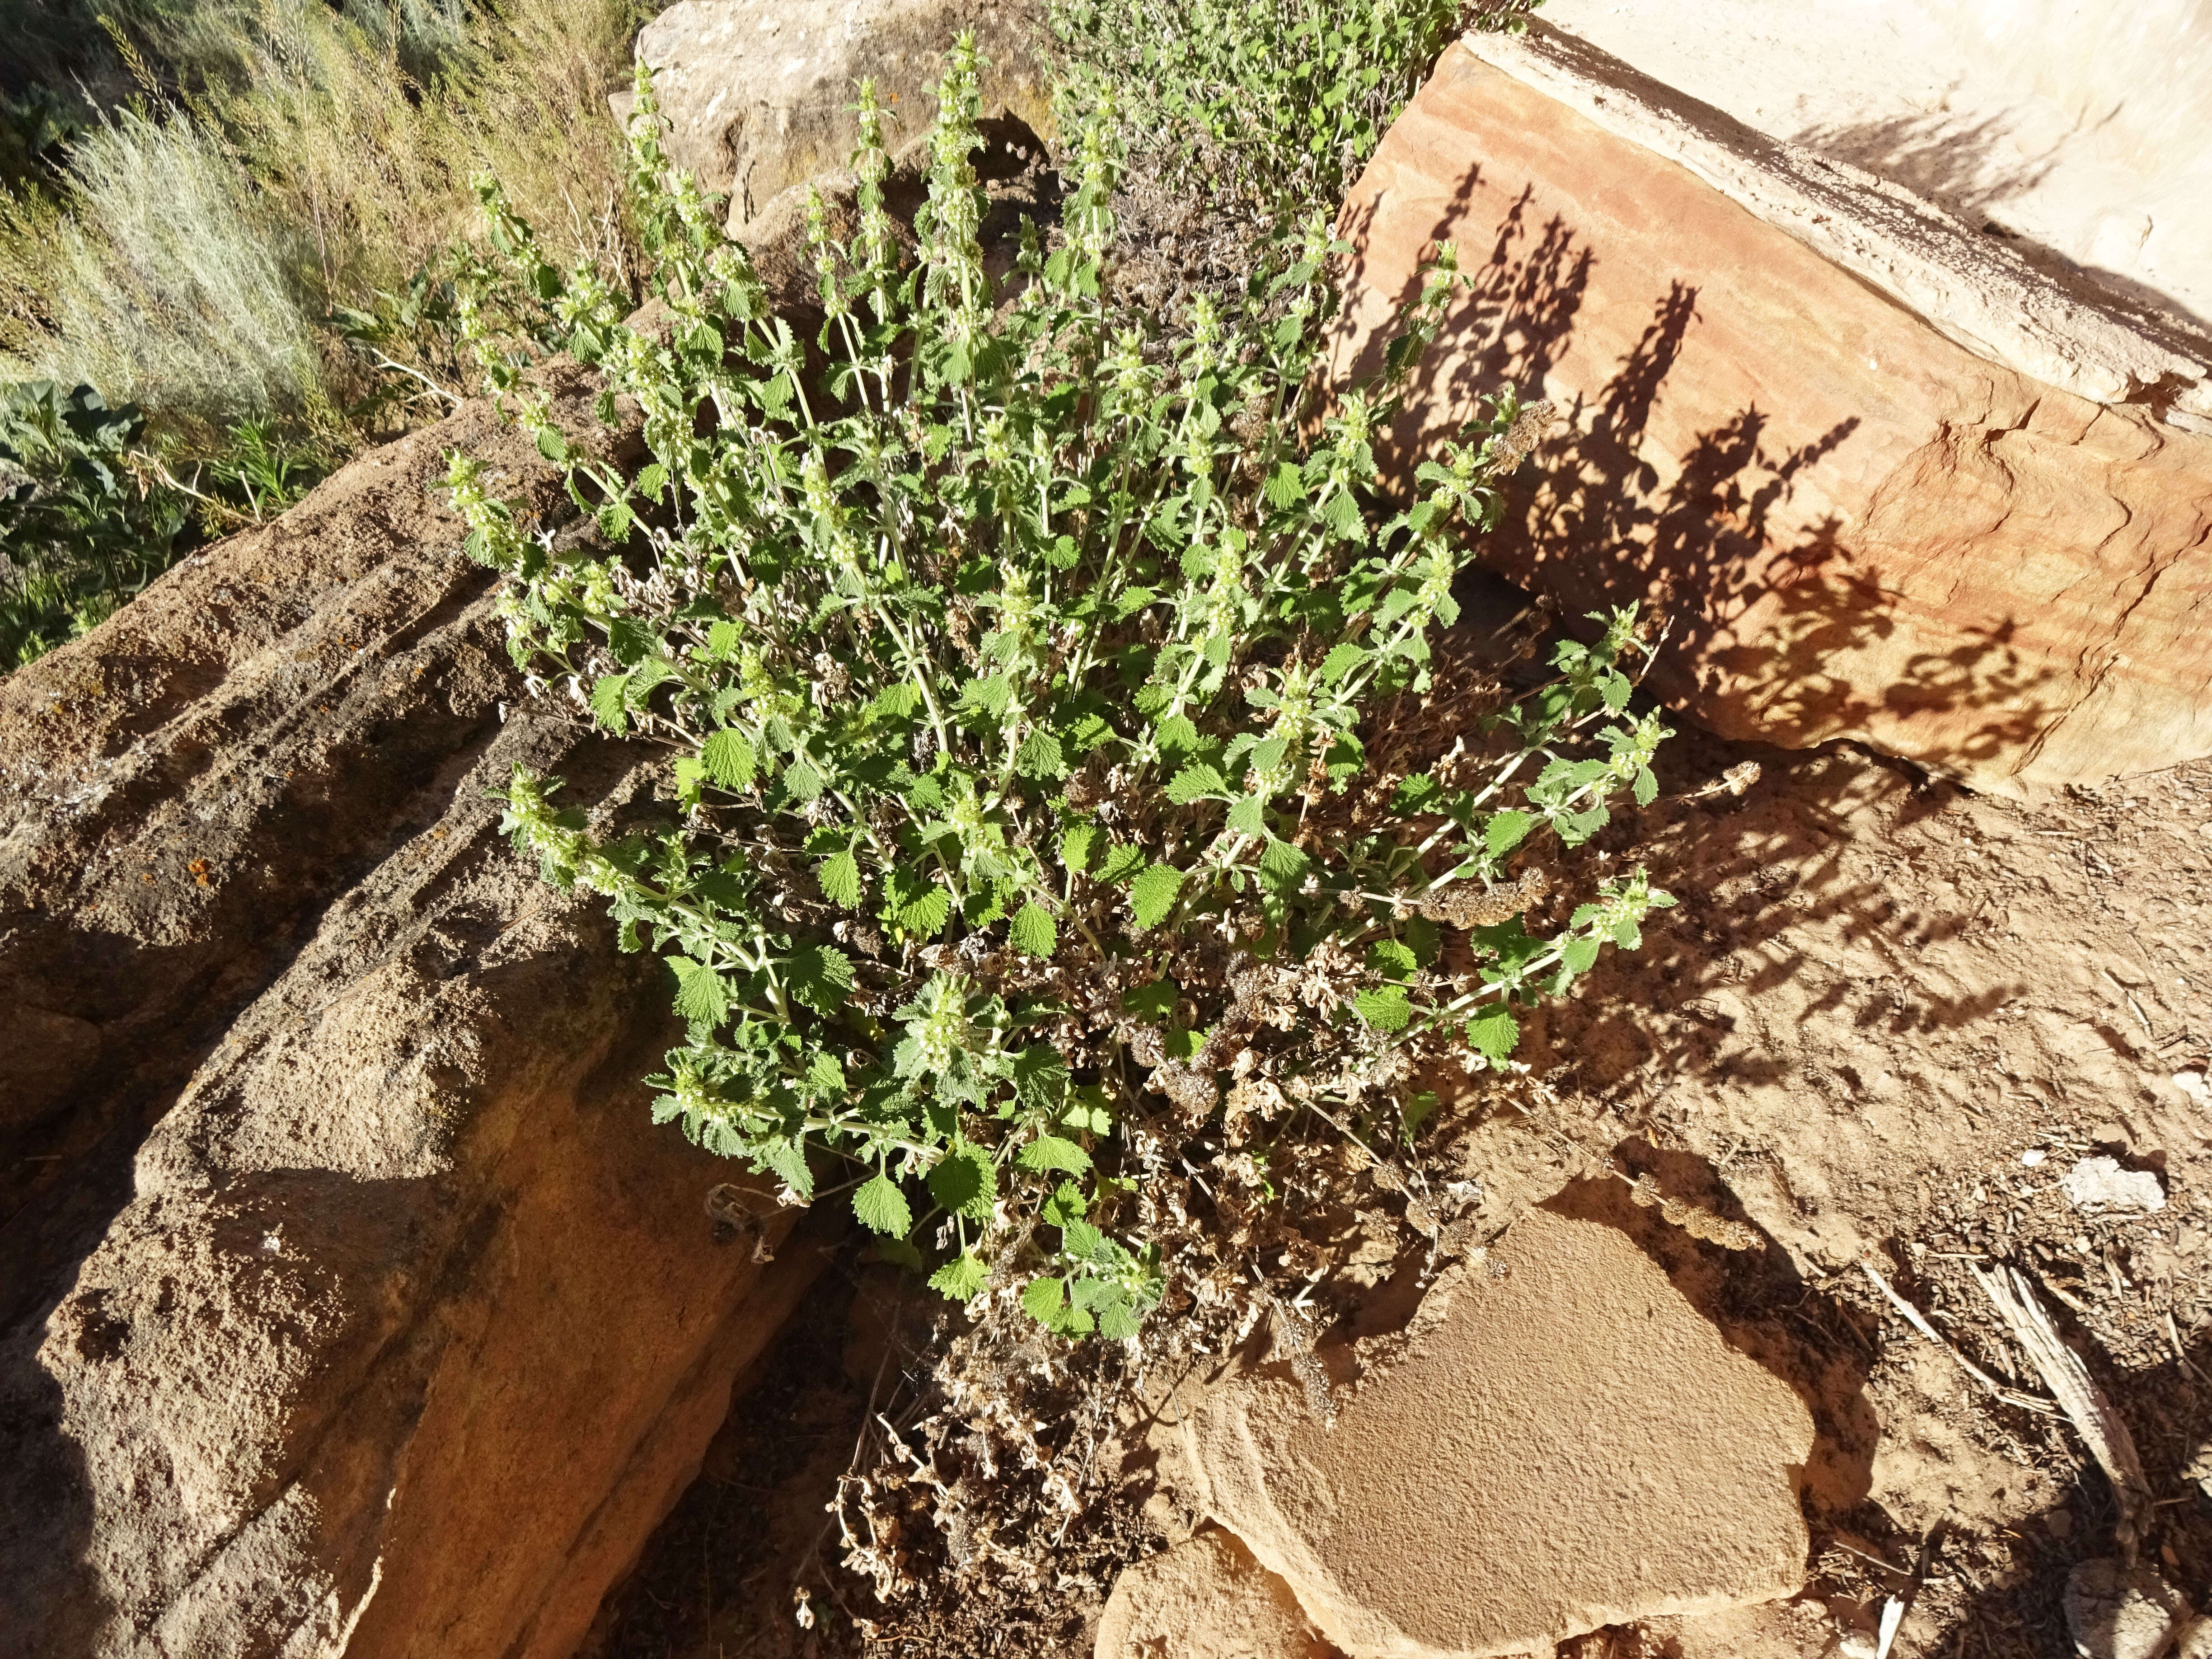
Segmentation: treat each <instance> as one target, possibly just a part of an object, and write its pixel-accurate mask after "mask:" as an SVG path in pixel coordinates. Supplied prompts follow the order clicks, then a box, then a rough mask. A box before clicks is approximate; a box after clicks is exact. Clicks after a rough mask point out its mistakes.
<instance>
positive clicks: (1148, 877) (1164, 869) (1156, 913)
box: [1129, 864, 1182, 927]
mask: <svg viewBox="0 0 2212 1659" xmlns="http://www.w3.org/2000/svg"><path fill="white" fill-rule="evenodd" d="M1181 892H1182V871H1180V870H1178V869H1176V867H1175V866H1173V865H1171V864H1155V865H1152V866H1150V867H1149V868H1147V869H1146V872H1144V874H1142V875H1141V876H1139V877H1138V878H1136V880H1135V881H1133V882H1132V883H1131V884H1129V914H1130V915H1131V916H1132V917H1133V918H1134V919H1135V921H1136V923H1137V926H1138V927H1158V926H1159V925H1160V923H1161V922H1163V921H1166V920H1167V915H1168V912H1169V911H1170V910H1172V909H1174V908H1175V904H1176V896H1177V895H1179V894H1180V893H1181Z"/></svg>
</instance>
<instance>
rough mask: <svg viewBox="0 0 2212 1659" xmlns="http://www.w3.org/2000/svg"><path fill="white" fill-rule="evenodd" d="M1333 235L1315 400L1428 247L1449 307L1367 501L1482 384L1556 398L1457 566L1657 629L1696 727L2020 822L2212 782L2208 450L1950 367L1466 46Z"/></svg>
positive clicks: (1685, 185) (1872, 305) (1662, 679)
mask: <svg viewBox="0 0 2212 1659" xmlns="http://www.w3.org/2000/svg"><path fill="white" fill-rule="evenodd" d="M1680 101H1681V100H1676V102H1677V103H1678V104H1679V103H1680ZM1705 118H1706V119H1707V120H1708V121H1709V122H1710V123H1713V124H1717V125H1725V123H1726V118H1725V117H1722V116H1720V115H1719V114H1718V112H1711V111H1707V112H1705ZM1762 142H1763V141H1762ZM1754 148H1755V146H1754ZM1345 225H1346V233H1347V234H1348V235H1349V236H1350V237H1351V238H1352V241H1353V243H1354V246H1355V252H1354V255H1353V264H1352V272H1351V276H1350V281H1349V283H1348V289H1347V304H1346V311H1345V313H1344V316H1343V319H1342V325H1341V332H1340V336H1339V337H1338V340H1337V342H1336V345H1335V356H1334V368H1335V372H1336V374H1337V376H1338V378H1339V380H1340V382H1343V381H1350V380H1357V379H1358V378H1360V377H1362V376H1363V375H1364V374H1368V373H1370V372H1371V371H1372V370H1373V369H1374V368H1376V367H1377V366H1378V365H1379V362H1380V353H1381V350H1382V347H1383V339H1384V338H1385V337H1386V336H1387V333H1388V331H1389V320H1390V318H1391V316H1392V314H1393V313H1394V311H1395V307H1397V306H1398V305H1400V304H1401V302H1402V301H1406V300H1407V299H1409V298H1410V297H1411V296H1412V295H1413V292H1414V291H1415V288H1416V284H1415V281H1414V274H1413V273H1414V272H1415V270H1416V269H1417V267H1418V265H1419V261H1420V259H1421V258H1422V257H1423V256H1424V254H1425V252H1427V250H1428V249H1430V248H1431V246H1433V244H1434V243H1435V242H1436V241H1437V240H1442V239H1446V238H1449V239H1453V240H1455V241H1456V243H1457V245H1458V246H1459V248H1460V250H1461V254H1462V263H1463V264H1464V266H1465V267H1466V268H1467V269H1468V270H1470V272H1471V274H1472V276H1473V278H1474V285H1473V288H1472V290H1471V291H1469V292H1468V293H1467V294H1465V295H1462V298H1461V299H1460V301H1458V302H1457V303H1456V304H1455V308H1454V310H1453V312H1452V313H1451V314H1450V316H1449V319H1448V320H1447V322H1446V324H1445V326H1444V330H1443V335H1442V337H1441V338H1440V339H1439V341H1438V343H1437V346H1436V348H1434V349H1432V350H1431V353H1430V354H1429V356H1427V358H1426V359H1425V361H1424V362H1423V364H1422V366H1421V368H1420V369H1419V373H1418V375H1417V378H1416V380H1415V383H1414V385H1413V390H1412V393H1411V396H1410V398H1409V400H1408V403H1407V408H1406V410H1405V411H1404V413H1403V415H1402V416H1401V419H1400V420H1399V422H1397V424H1396V425H1395V427H1394V428H1393V429H1392V430H1391V432H1390V433H1389V435H1387V441H1386V443H1385V444H1384V446H1383V454H1384V457H1385V461H1384V465H1385V468H1386V474H1387V476H1388V477H1390V478H1392V479H1395V480H1401V481H1403V482H1404V483H1405V486H1406V487H1407V488H1408V489H1410V488H1411V468H1412V463H1413V460H1414V459H1416V457H1417V456H1418V455H1419V453H1421V452H1423V451H1424V450H1425V449H1428V448H1432V447H1434V446H1435V445H1436V444H1437V442H1439V441H1441V440H1442V438H1443V437H1444V436H1447V435H1449V434H1450V433H1451V432H1453V431H1454V430H1455V428H1457V426H1458V424H1459V423H1460V422H1462V420H1463V419H1465V418H1466V417H1468V416H1471V415H1473V414H1474V413H1475V412H1476V410H1477V406H1478V399H1479V398H1480V396H1481V395H1482V394H1484V393H1486V392H1493V391H1495V390H1496V389H1497V387H1498V386H1499V384H1500V383H1502V382H1504V381H1505V380H1513V381H1516V383H1518V384H1519V385H1520V386H1522V387H1523V388H1524V389H1527V390H1536V389H1541V390H1542V391H1543V392H1546V393H1547V394H1548V395H1549V396H1551V397H1553V398H1557V399H1559V401H1560V402H1561V404H1562V405H1563V407H1564V409H1565V412H1566V413H1567V415H1568V416H1569V417H1570V418H1569V420H1568V422H1566V423H1565V427H1564V428H1563V429H1562V430H1561V431H1560V432H1559V433H1558V434H1556V435H1554V436H1553V438H1552V439H1550V440H1549V441H1547V442H1546V443H1545V444H1543V445H1542V446H1541V447H1539V448H1538V450H1537V451H1536V453H1535V457H1534V463H1533V464H1532V466H1531V468H1530V469H1529V470H1528V471H1527V472H1525V473H1524V474H1523V475H1522V478H1521V480H1520V481H1518V482H1517V483H1516V484H1515V486H1514V487H1513V490H1512V494H1511V497H1510V510H1509V513H1508V514H1507V521H1506V524H1505V526H1504V529H1503V530H1502V531H1501V532H1499V533H1498V534H1497V535H1495V536H1492V537H1491V538H1487V539H1486V542H1485V544H1483V552H1482V556H1483V557H1484V558H1485V560H1486V562H1489V563H1491V564H1492V565H1493V566H1494V567H1495V568H1497V569H1498V571H1499V572H1500V573H1501V574H1504V575H1506V576H1508V577H1510V579H1512V580H1516V581H1517V582H1519V583H1521V584H1522V586H1528V587H1531V588H1534V589H1535V590H1537V591H1539V592H1546V593H1548V594H1550V595H1551V596H1553V598H1554V599H1556V600H1557V601H1558V602H1559V606H1560V609H1561V611H1563V612H1564V613H1565V614H1566V615H1568V616H1570V617H1578V616H1579V615H1580V614H1581V613H1583V612H1584V611H1589V610H1593V609H1595V608H1596V607H1598V606H1600V605H1618V604H1623V603H1626V602H1627V601H1629V600H1631V599H1636V600H1642V601H1644V602H1647V603H1648V604H1650V605H1652V606H1654V607H1656V608H1657V609H1659V610H1661V611H1664V612H1665V613H1666V615H1667V616H1668V619H1669V621H1670V623H1671V625H1672V629H1673V632H1672V634H1671V635H1670V637H1669V641H1668V647H1667V649H1666V651H1665V652H1664V653H1662V659H1661V661H1660V664H1659V665H1658V667H1657V668H1656V671H1655V673H1656V679H1655V682H1654V684H1655V689H1656V690H1659V691H1660V692H1661V694H1662V696H1666V697H1668V699H1670V700H1673V701H1675V702H1679V704H1680V706H1682V707H1684V708H1686V709H1687V711H1688V712H1690V713H1691V714H1693V715H1694V716H1696V717H1697V718H1698V719H1699V720H1701V721H1703V722H1705V724H1706V725H1708V726H1711V727H1713V728H1714V729H1716V730H1717V731H1719V732H1722V733H1723V735H1725V736H1729V737H1733V738H1748V739H1755V740H1760V741H1765V742H1771V743H1775V744H1782V745H1784V746H1789V747H1808V746H1812V745H1814V744H1820V743H1822V742H1825V741H1827V740H1829V739H1831V738H1859V739H1861V740H1863V741H1865V742H1867V743H1869V744H1873V745H1874V746H1875V747H1878V748H1881V749H1883V750H1887V751H1889V752H1891V753H1893V754H1898V755H1902V756H1905V757H1908V758H1910V759H1912V760H1914V761H1916V762H1918V763H1921V764H1923V765H1924V766H1926V767H1928V768H1929V769H1932V770H1936V771H1938V772H1941V773H1944V774H1948V775H1953V776H1956V777H1959V778H1960V779H1962V780H1964V781H1968V782H1970V783H1972V784H1974V785H1976V786H1977V787H1984V788H1994V789H2001V790H2005V791H2007V792H2009V793H2040V792H2044V791H2048V790H2051V789H2054V788H2057V787H2062V786H2063V785H2065V784H2067V783H2069V782H2075V781H2094V780H2098V779H2103V778H2109V777H2112V776H2114V775H2128V774H2131V773H2137V772H2142V771H2147V770H2153V769H2159V768H2162V767H2165V766H2168V765H2172V764H2174V763H2177V762H2179V761H2182V760H2185V759H2188V758H2191V757H2197V756H2202V755H2204V754H2206V753H2208V752H2212V653H2208V652H2206V651H2205V650H2204V649H2203V644H2202V641H2203V617H2204V615H2205V614H2206V611H2207V609H2208V607H2212V436H2206V435H2202V434H2198V433H2195V432H2191V431H2186V430H2183V429H2181V428H2178V427H2176V426H2173V425H2171V424H2168V423H2167V422H2165V421H2163V420H2161V419H2160V418H2158V415H2157V411H2156V410H2154V409H2150V408H2143V407H2135V406H2125V407H2121V406H2108V405H2106V404H2100V403H2097V402H2093V401H2092V400H2090V399H2088V398H2082V397H2080V396H2076V395H2073V394H2070V393H2068V392H2063V391H2060V390H2058V389H2057V388H2054V387H2052V386H2047V385H2045V384H2043V383H2041V382H2039V381H2037V380H2033V379H2031V378H2030V377H2028V376H2027V375H2025V374H2021V373H2020V372H2018V371H2017V370H2016V369H2011V368H2005V367H2002V366H2001V365H1999V364H1997V363H1993V362H1989V361H1986V360H1985V359H1984V358H1983V357H1981V356H1976V355H1975V354H1974V353H1972V352H1971V351H1969V350H1968V349H1966V348H1965V347H1963V346H1961V345H1960V344H1958V343H1956V342H1955V341H1954V340H1953V339H1951V338H1948V337H1946V336H1945V335H1944V334H1943V333H1942V332H1940V331H1938V330H1937V329H1936V328H1935V327H1933V326H1931V325H1929V323H1928V322H1927V321H1926V320H1924V319H1922V318H1920V317H1917V316H1916V315H1914V314H1913V313H1911V312H1910V311H1909V310H1907V309H1905V307H1903V306H1902V305H1900V304H1899V303H1898V302H1896V301H1893V299H1892V298H1890V297H1888V296H1887V295H1883V294H1881V293H1879V292H1876V291H1875V290H1874V289H1871V288H1869V286H1868V284H1867V283H1866V282H1864V281H1862V280H1861V279H1860V278H1858V277H1857V276H1854V275H1853V274H1852V273H1851V272H1850V271H1847V270H1844V269H1843V268H1842V267H1841V266H1839V265H1838V264H1835V263H1833V262H1832V261H1831V260H1830V259H1828V258H1824V257H1822V256H1821V254H1820V253H1819V252H1815V251H1814V249H1813V248H1811V247H1808V246H1806V245H1805V244H1804V243H1803V242H1802V241H1800V240H1797V239H1796V237H1794V236H1792V235H1791V234H1788V233H1787V232H1786V231H1784V229H1781V228H1777V227H1776V226H1774V225H1771V224H1769V223H1766V222H1763V221H1762V220H1760V219H1759V218H1758V217H1757V216H1754V215H1753V214H1752V213H1751V212H1749V211H1747V210H1746V209H1744V208H1743V207H1741V206H1739V205H1738V204H1736V203H1735V201H1732V200H1730V199H1729V197H1726V196H1724V195H1723V194H1722V193H1721V192H1720V191H1718V190H1717V189H1715V188H1714V187H1712V186H1711V185H1709V184H1707V183H1706V182H1705V181H1704V180H1703V179H1699V178H1698V177H1697V176H1695V175H1693V174H1692V173H1690V172H1688V171H1687V170H1686V169H1685V168H1684V167H1682V166H1680V165H1679V164H1677V163H1676V162H1674V161H1670V160H1668V159H1667V158H1665V157H1663V156H1662V155H1657V154H1656V153H1655V152H1654V151H1652V150H1651V149H1649V148H1647V147H1645V146H1644V145H1643V144H1640V143H1632V142H1631V141H1629V140H1628V139H1626V138H1623V137H1620V136H1619V135H1617V134H1616V133H1613V132H1611V131H1607V130H1606V129H1605V128H1603V127H1601V126H1599V125H1596V124H1595V122H1594V121H1591V120H1589V118H1586V117H1584V116H1583V115H1582V114H1580V113H1577V111H1576V110H1574V109H1573V108H1571V107H1569V106H1567V105H1566V104H1565V103H1563V102H1561V101H1560V100H1558V99H1556V98H1553V97H1552V96H1550V95H1549V94H1547V93H1545V92H1542V91H1540V90H1538V89H1537V88H1534V87H1533V86H1530V85H1528V84H1527V83H1526V82H1522V81H1521V80H1518V79H1516V78H1515V76H1511V75H1509V74H1507V73H1505V72H1504V70H1500V69H1498V68H1497V67H1495V66H1494V65H1492V64H1486V63H1485V62H1483V61H1482V60H1481V59H1480V58H1477V57H1475V56H1474V54H1473V53H1472V52H1470V51H1468V49H1467V48H1466V47H1465V46H1453V47H1452V48H1450V49H1449V51H1447V52H1446V53H1445V54H1444V56H1443V59H1442V60H1441V62H1440V63H1439V64H1438V67H1437V72H1436V74H1435V75H1434V76H1432V77H1431V80H1430V81H1429V82H1428V83H1427V84H1426V85H1425V87H1424V88H1422V90H1421V92H1420V93H1419V95H1418V96H1417V97H1416V98H1415V99H1414V100H1413V103H1412V104H1411V105H1410V106H1408V108H1407V111H1406V112H1405V113H1404V114H1403V115H1402V116H1401V118H1399V120H1398V121H1397V122H1396V124H1395V125H1394V126H1393V127H1392V129H1391V131H1390V132H1389V134H1388V135H1387V136H1386V137H1384V139H1383V143H1382V144H1381V146H1380V147H1379V148H1378V149H1377V151H1376V155H1375V158H1374V160H1373V161H1372V162H1371V163H1370V166H1369V167H1368V168H1367V170H1366V172H1365V173H1364V175H1363V177H1362V178H1361V179H1360V181H1359V183H1358V185H1357V186H1356V187H1355V188H1354V190H1353V191H1352V195H1351V197H1350V199H1349V201H1348V203H1347V206H1346V219H1345Z"/></svg>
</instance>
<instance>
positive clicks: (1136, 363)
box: [1099, 328, 1155, 414]
mask: <svg viewBox="0 0 2212 1659" xmlns="http://www.w3.org/2000/svg"><path fill="white" fill-rule="evenodd" d="M1099 367H1100V368H1101V369H1102V370H1103V374H1104V378H1105V380H1106V381H1107V383H1108V384H1109V386H1112V387H1113V388H1114V397H1115V402H1117V403H1118V404H1121V406H1122V408H1123V409H1124V410H1127V411H1128V412H1129V413H1131V414H1138V413H1140V412H1141V406H1142V404H1143V403H1144V400H1145V398H1146V397H1147V396H1149V395H1150V393H1151V392H1152V381H1153V380H1154V378H1155V375H1154V370H1153V368H1152V365H1151V364H1150V363H1147V362H1146V361H1145V337H1144V336H1143V335H1141V334H1139V333H1138V332H1137V331H1136V330H1135V329H1133V328H1125V329H1123V330H1122V331H1121V333H1119V334H1117V335H1116V336H1115V337H1114V349H1113V350H1112V351H1111V352H1110V353H1109V354H1108V356H1107V358H1106V361H1105V362H1103V363H1102V364H1100V365H1099Z"/></svg>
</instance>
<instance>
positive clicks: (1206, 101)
mask: <svg viewBox="0 0 2212 1659" xmlns="http://www.w3.org/2000/svg"><path fill="white" fill-rule="evenodd" d="M1541 3H1542V0H1493V3H1486V4H1468V3H1466V0H1343V3H1335V4H1328V5H1322V4H1318V3H1316V0H1051V4H1050V5H1049V7H1048V13H1047V15H1048V25H1049V27H1050V29H1051V32H1052V33H1053V34H1054V37H1055V38H1056V39H1057V40H1059V42H1060V46H1061V47H1062V49H1063V50H1064V51H1065V52H1066V54H1067V56H1068V58H1070V60H1071V62H1072V64H1073V66H1074V68H1075V70H1076V76H1075V88H1076V92H1077V95H1078V96H1079V98H1087V99H1090V100H1093V101H1097V100H1099V99H1100V97H1101V95H1102V94H1110V98H1111V101H1112V103H1113V105H1114V106H1115V111H1116V119H1117V123H1118V125H1119V126H1120V128H1121V131H1122V133H1123V134H1124V136H1125V141H1126V142H1127V143H1128V144H1129V145H1130V146H1131V148H1132V149H1138V150H1141V151H1142V152H1144V153H1146V154H1148V155H1158V156H1160V157H1162V158H1163V159H1164V160H1167V161H1170V163H1171V164H1172V165H1173V166H1174V167H1189V166H1191V165H1193V164H1196V165H1198V166H1200V167H1206V169H1208V171H1209V172H1210V173H1211V174H1212V177H1211V178H1210V179H1209V184H1210V185H1211V191H1210V193H1211V194H1212V195H1213V196H1214V197H1216V199H1217V201H1219V200H1221V199H1224V198H1226V199H1230V200H1236V199H1239V198H1241V199H1243V200H1246V201H1249V202H1251V203H1253V204H1257V205H1260V206H1261V207H1263V208H1266V209H1269V210H1273V211H1275V212H1278V213H1282V212H1290V213H1296V212H1299V211H1303V210H1306V209H1309V208H1311V207H1314V206H1316V205H1319V206H1326V207H1331V208H1333V207H1334V205H1335V204H1336V203H1337V202H1339V201H1340V200H1341V199H1342V197H1343V195H1344V192H1345V190H1346V187H1347V186H1348V185H1350V184H1351V182H1352V178H1353V176H1354V175H1355V174H1356V173H1358V170H1359V168H1360V167H1362V166H1363V165H1364V163H1365V162H1366V160H1367V158H1368V156H1369V155H1371V154H1372V153H1373V151H1374V149H1375V146H1376V143H1377V142H1378V141H1379V140H1380V139H1381V137H1382V136H1383V131H1384V130H1385V129H1386V128H1388V127H1389V125H1390V123H1391V122H1392V121H1393V120H1394V119H1395V118H1396V117H1397V113H1398V111H1399V110H1400V109H1401V108H1402V107H1403V106H1404V105H1405V103H1406V101H1407V100H1408V99H1409V98H1411V97H1412V96H1413V93H1414V91H1415V89H1416V88H1419V85H1420V83H1421V79H1422V77H1423V76H1425V75H1426V74H1427V73H1428V70H1429V66H1430V65H1431V64H1432V63H1434V62H1435V60H1436V56H1437V52H1439V51H1440V50H1442V48H1443V45H1444V43H1445V41H1446V40H1449V38H1450V36H1451V35H1452V33H1454V32H1455V30H1458V29H1460V28H1462V27H1473V28H1481V29H1489V30H1517V29H1519V28H1521V27H1522V26H1523V23H1524V21H1525V19H1526V17H1527V15H1528V13H1529V12H1530V11H1532V10H1534V9H1535V7H1536V6H1538V5H1540V4H1541Z"/></svg>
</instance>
